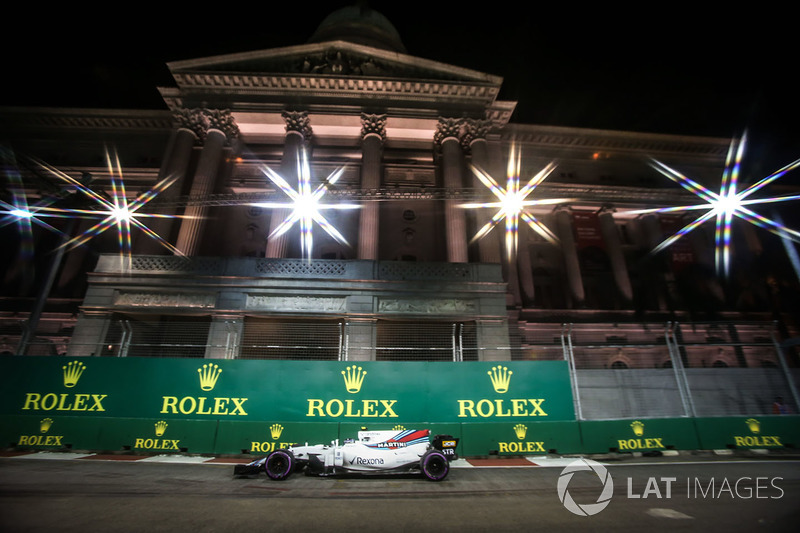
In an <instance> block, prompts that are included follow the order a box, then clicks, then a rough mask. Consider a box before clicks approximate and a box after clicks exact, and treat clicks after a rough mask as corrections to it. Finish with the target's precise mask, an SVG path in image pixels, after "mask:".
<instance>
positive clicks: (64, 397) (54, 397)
mask: <svg viewBox="0 0 800 533" xmlns="http://www.w3.org/2000/svg"><path fill="white" fill-rule="evenodd" d="M85 370H86V365H85V364H83V363H82V362H80V361H71V362H69V363H67V364H66V365H64V366H63V367H62V373H63V382H64V388H67V389H71V388H74V387H75V386H76V385H78V382H79V381H80V379H81V376H82V375H83V373H84V371H85ZM107 397H108V395H107V394H91V393H79V394H70V393H66V392H58V393H56V392H47V393H41V392H28V393H25V401H24V402H23V404H22V410H23V411H71V412H81V411H88V412H100V411H105V407H104V406H103V400H105V399H106V398H107Z"/></svg>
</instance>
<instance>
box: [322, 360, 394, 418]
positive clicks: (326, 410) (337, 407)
mask: <svg viewBox="0 0 800 533" xmlns="http://www.w3.org/2000/svg"><path fill="white" fill-rule="evenodd" d="M341 374H342V379H343V380H344V387H345V389H346V390H347V392H349V393H350V394H358V393H359V392H361V386H362V385H363V384H364V378H365V377H366V375H367V371H366V370H364V369H363V368H361V367H360V366H356V365H352V366H347V367H345V369H344V370H342V371H341ZM306 401H307V402H308V411H307V412H306V416H308V417H330V418H338V417H345V418H362V417H368V418H387V417H389V418H396V417H397V413H395V411H394V409H395V404H396V403H397V400H372V399H346V400H340V399H338V398H332V399H329V400H328V399H322V398H307V399H306Z"/></svg>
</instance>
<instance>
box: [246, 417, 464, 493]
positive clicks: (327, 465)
mask: <svg viewBox="0 0 800 533" xmlns="http://www.w3.org/2000/svg"><path fill="white" fill-rule="evenodd" d="M457 445H458V439H456V438H454V437H451V436H450V435H436V436H435V437H434V438H433V440H432V441H431V439H430V430H428V429H419V430H415V429H404V430H399V431H398V430H390V431H366V430H365V431H359V432H358V439H357V440H352V439H347V440H345V441H344V443H343V444H340V443H339V441H338V440H335V441H333V442H331V443H330V444H317V445H312V446H309V445H308V444H307V443H306V445H305V446H290V447H288V448H286V449H279V450H275V451H274V452H272V453H270V454H269V455H268V456H267V457H263V458H261V459H258V460H256V461H253V462H252V463H249V464H246V465H235V467H234V472H233V473H234V475H236V476H244V475H253V474H258V473H259V472H261V471H262V470H263V471H265V472H266V473H267V476H268V477H269V478H270V479H275V480H282V479H286V478H287V477H289V475H290V474H291V473H292V472H300V471H303V470H305V472H306V473H307V474H308V475H319V476H330V475H335V474H342V473H348V472H350V473H360V474H376V473H378V474H385V473H398V474H402V473H409V472H420V473H422V475H423V476H425V477H426V478H427V479H429V480H431V481H441V480H443V479H444V478H445V477H447V473H448V472H449V471H450V461H452V460H455V459H457V458H458V456H457V455H456V446H457Z"/></svg>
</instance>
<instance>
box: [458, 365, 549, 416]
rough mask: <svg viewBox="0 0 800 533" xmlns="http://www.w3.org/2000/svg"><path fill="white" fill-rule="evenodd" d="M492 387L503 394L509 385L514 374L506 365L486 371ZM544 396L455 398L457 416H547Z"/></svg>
mask: <svg viewBox="0 0 800 533" xmlns="http://www.w3.org/2000/svg"><path fill="white" fill-rule="evenodd" d="M487 374H488V375H489V381H490V382H491V384H492V389H493V390H494V392H496V393H497V394H505V393H507V392H508V390H509V387H510V386H511V376H512V375H513V374H514V372H513V371H512V370H509V369H508V367H506V366H495V367H492V369H491V370H489V371H488V372H487ZM544 400H545V399H544V398H504V399H500V398H493V399H492V398H481V399H479V400H456V402H457V403H458V417H459V418H522V417H524V418H527V417H531V416H547V413H546V412H545V410H544V408H543V407H542V404H543V403H544Z"/></svg>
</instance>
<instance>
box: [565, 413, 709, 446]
mask: <svg viewBox="0 0 800 533" xmlns="http://www.w3.org/2000/svg"><path fill="white" fill-rule="evenodd" d="M580 430H581V442H582V450H583V451H584V452H585V453H608V452H652V451H662V450H697V449H699V448H700V444H699V441H698V438H697V433H696V431H695V427H694V421H693V420H692V419H690V418H643V419H637V420H591V421H585V420H584V421H581V422H580Z"/></svg>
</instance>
